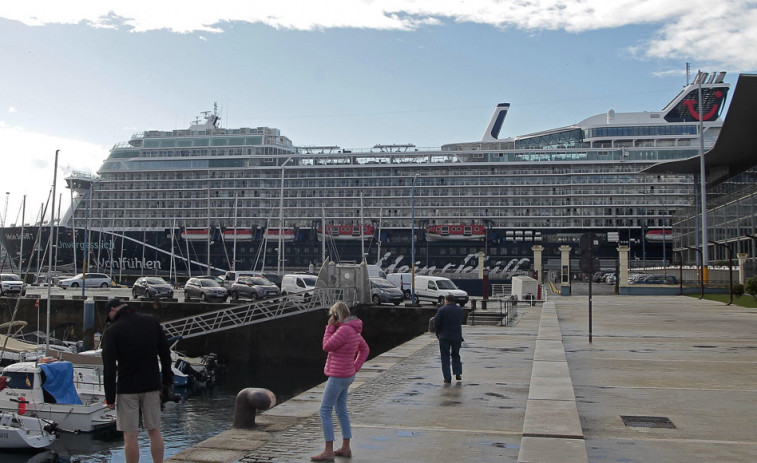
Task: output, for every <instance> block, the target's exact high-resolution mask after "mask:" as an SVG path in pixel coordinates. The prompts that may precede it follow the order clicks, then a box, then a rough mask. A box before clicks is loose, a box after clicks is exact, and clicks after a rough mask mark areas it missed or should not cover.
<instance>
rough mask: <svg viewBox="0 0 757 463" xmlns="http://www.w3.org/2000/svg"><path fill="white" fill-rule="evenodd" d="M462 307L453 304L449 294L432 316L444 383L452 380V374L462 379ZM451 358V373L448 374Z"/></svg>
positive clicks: (457, 378) (453, 301)
mask: <svg viewBox="0 0 757 463" xmlns="http://www.w3.org/2000/svg"><path fill="white" fill-rule="evenodd" d="M462 325H463V308H462V307H460V306H459V305H457V304H455V298H454V296H452V295H451V294H447V296H445V297H444V305H443V306H442V307H439V310H437V311H436V315H435V316H434V328H435V331H436V337H437V338H439V352H440V353H441V356H442V376H444V383H445V384H449V383H451V382H452V374H454V375H455V379H456V380H458V381H462V380H463V376H462V375H463V363H462V361H460V345H461V344H462V343H463V328H462ZM450 359H452V374H450V371H449V367H450Z"/></svg>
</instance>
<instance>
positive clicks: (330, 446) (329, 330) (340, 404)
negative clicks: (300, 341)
mask: <svg viewBox="0 0 757 463" xmlns="http://www.w3.org/2000/svg"><path fill="white" fill-rule="evenodd" d="M362 331H363V322H362V321H360V320H359V319H358V318H357V317H352V316H350V309H349V308H348V307H347V304H345V303H344V302H341V301H340V302H337V303H336V304H334V305H333V306H332V307H331V309H329V322H328V324H327V325H326V331H325V332H324V333H323V350H324V351H325V352H328V357H327V358H326V366H325V367H324V368H323V372H324V373H325V374H326V376H328V377H329V379H328V381H326V389H325V390H324V391H323V400H322V401H321V409H320V410H319V414H320V415H321V426H322V427H323V437H324V439H325V440H326V449H325V450H324V451H323V452H321V453H320V454H318V455H316V456H314V457H311V458H310V459H311V460H313V461H334V457H335V456H338V457H351V456H352V449H350V439H351V438H352V429H351V428H350V415H349V413H348V412H347V390H348V389H349V387H350V384H352V382H353V381H355V373H357V372H358V371H360V368H361V367H362V366H363V363H365V360H366V359H367V358H368V352H369V351H370V350H369V348H368V344H367V343H366V342H365V339H363V336H362V335H361V334H360V333H361V332H362ZM335 406H336V416H337V418H338V419H339V427H340V428H341V429H342V447H341V448H339V449H338V450H334V422H333V421H332V417H331V416H332V412H333V410H334V407H335Z"/></svg>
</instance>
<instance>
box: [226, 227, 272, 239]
mask: <svg viewBox="0 0 757 463" xmlns="http://www.w3.org/2000/svg"><path fill="white" fill-rule="evenodd" d="M277 231H278V230H277ZM223 240H224V241H252V230H250V229H249V228H227V229H226V230H224V231H223Z"/></svg>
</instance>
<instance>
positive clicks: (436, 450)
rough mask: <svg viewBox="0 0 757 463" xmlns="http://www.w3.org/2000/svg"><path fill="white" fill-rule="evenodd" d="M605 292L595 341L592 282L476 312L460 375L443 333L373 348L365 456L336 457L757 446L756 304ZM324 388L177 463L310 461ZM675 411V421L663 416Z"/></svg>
mask: <svg viewBox="0 0 757 463" xmlns="http://www.w3.org/2000/svg"><path fill="white" fill-rule="evenodd" d="M592 305H593V317H592V318H593V320H592V322H593V327H592V331H593V340H592V341H593V342H592V343H589V340H588V298H587V297H585V296H570V297H557V296H552V297H551V300H550V301H549V302H548V303H546V304H544V305H541V304H538V305H536V306H534V307H521V308H520V314H519V318H518V321H517V323H516V324H515V326H511V327H503V326H465V327H464V337H465V342H464V343H463V349H462V351H461V355H462V358H463V381H461V382H455V381H453V383H452V384H451V385H445V384H443V382H442V375H441V371H440V361H439V355H438V348H437V343H436V338H435V337H433V336H432V335H429V334H426V335H422V336H420V337H418V338H416V339H414V340H412V341H410V342H408V343H406V344H403V345H401V346H399V347H397V348H395V349H393V350H391V351H389V352H387V353H385V354H383V355H381V356H378V357H376V358H374V359H372V360H371V361H370V362H368V363H366V366H365V367H364V369H363V370H362V371H361V372H360V373H358V376H357V379H356V381H355V383H354V384H353V386H352V388H351V391H350V399H349V408H350V416H351V420H352V428H353V434H354V437H353V441H352V449H353V457H352V459H351V460H350V459H344V458H339V457H337V458H336V461H345V462H346V461H352V462H353V463H360V462H386V461H433V462H435V463H445V462H460V461H476V462H489V461H492V462H494V461H497V462H503V461H512V462H518V461H521V462H529V461H534V462H535V461H540V462H561V463H566V462H584V461H590V462H625V463H635V462H679V461H680V462H712V461H729V462H737V463H738V462H744V463H746V462H753V461H755V460H757V420H755V419H754V410H755V409H757V310H754V309H743V308H739V307H730V306H726V305H723V304H722V303H716V302H709V301H700V300H698V299H696V298H690V297H685V296H604V295H601V296H594V298H593V304H592ZM322 392H323V385H320V386H318V387H315V388H313V389H311V390H309V391H306V392H304V393H302V394H300V395H299V396H297V397H295V398H293V399H290V400H288V401H287V402H285V403H283V404H280V405H278V406H276V407H274V408H273V409H271V410H269V411H266V412H264V413H262V414H261V415H259V416H258V419H257V421H258V423H259V426H258V427H257V428H256V429H255V430H230V431H226V432H224V433H221V434H219V435H218V436H216V437H214V438H211V439H209V440H207V441H205V442H203V443H201V444H199V445H197V446H195V447H193V448H191V449H187V450H186V451H184V452H182V453H179V454H178V455H174V456H173V457H172V458H171V459H170V460H169V461H174V462H179V461H193V462H206V461H207V462H211V461H213V462H222V461H223V462H235V461H238V462H243V463H254V462H305V461H310V456H311V455H315V454H317V453H319V452H320V451H321V450H322V449H323V436H322V434H321V428H320V420H319V418H318V414H317V411H318V407H319V405H320V399H321V394H322ZM624 416H625V417H628V418H627V421H628V424H630V425H626V423H625V422H624V420H623V418H622V417H624ZM657 418H659V420H658V419H657ZM663 419H667V420H669V422H670V423H672V425H673V426H674V427H672V428H664V427H650V426H659V425H661V424H664V423H658V421H660V422H663V421H665V420H663ZM642 425H643V426H642ZM336 433H337V444H338V443H339V439H340V435H339V428H338V426H337V427H336Z"/></svg>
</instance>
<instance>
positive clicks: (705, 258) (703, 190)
mask: <svg viewBox="0 0 757 463" xmlns="http://www.w3.org/2000/svg"><path fill="white" fill-rule="evenodd" d="M701 72H702V71H699V73H700V77H701ZM698 98H699V189H700V193H699V194H700V196H701V197H702V201H701V205H702V283H704V282H706V281H709V279H710V275H709V269H708V267H709V265H710V255H709V252H708V251H709V249H708V246H709V239H708V237H707V177H706V176H705V162H704V121H703V120H702V119H703V117H704V116H703V106H704V102H703V101H702V80H701V79H699V95H698ZM703 287H704V285H703Z"/></svg>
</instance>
